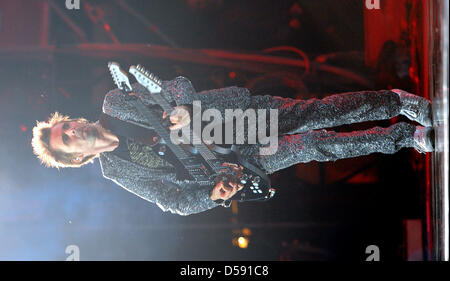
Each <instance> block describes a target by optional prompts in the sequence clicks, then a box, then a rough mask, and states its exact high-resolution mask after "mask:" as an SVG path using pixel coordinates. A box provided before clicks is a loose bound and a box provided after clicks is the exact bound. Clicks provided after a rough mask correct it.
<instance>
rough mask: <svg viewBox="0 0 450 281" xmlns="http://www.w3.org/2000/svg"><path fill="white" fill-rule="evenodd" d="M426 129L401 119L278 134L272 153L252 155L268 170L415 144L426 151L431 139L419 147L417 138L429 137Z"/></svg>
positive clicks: (390, 150) (397, 148) (420, 139)
mask: <svg viewBox="0 0 450 281" xmlns="http://www.w3.org/2000/svg"><path fill="white" fill-rule="evenodd" d="M423 129H425V130H428V131H424V130H423ZM429 131H431V128H424V127H421V126H417V127H416V126H414V125H412V124H408V123H403V122H402V123H397V124H394V125H392V126H390V127H389V128H381V127H375V128H372V129H369V130H363V131H354V132H346V133H337V132H334V131H327V130H317V131H309V132H307V133H301V134H295V135H285V136H281V137H280V138H279V143H278V150H277V151H276V153H275V154H273V155H260V154H258V155H254V156H255V158H256V160H257V161H258V164H259V166H260V167H262V168H263V169H264V170H266V172H267V173H269V174H271V173H273V172H275V171H277V170H281V169H284V168H287V167H289V166H292V165H295V164H297V163H305V162H310V161H320V162H324V161H335V160H338V159H343V158H351V157H357V156H362V155H368V154H371V153H375V152H380V153H386V154H392V153H395V152H397V151H399V150H400V149H401V148H403V147H414V148H416V149H418V150H419V149H422V150H423V152H425V151H428V150H430V149H432V148H430V146H431V143H427V145H428V147H420V145H421V144H420V142H421V141H424V139H425V138H427V140H428V139H431V138H430V136H428V135H425V133H426V134H429Z"/></svg>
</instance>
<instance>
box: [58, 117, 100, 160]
mask: <svg viewBox="0 0 450 281" xmlns="http://www.w3.org/2000/svg"><path fill="white" fill-rule="evenodd" d="M98 136H99V131H98V129H97V126H96V125H95V124H92V123H82V122H77V121H68V122H59V123H57V124H55V125H54V126H53V127H52V129H51V133H50V148H52V149H54V150H57V151H62V152H65V153H76V154H82V155H84V156H87V155H90V154H92V149H93V148H94V145H95V141H96V140H97V138H98Z"/></svg>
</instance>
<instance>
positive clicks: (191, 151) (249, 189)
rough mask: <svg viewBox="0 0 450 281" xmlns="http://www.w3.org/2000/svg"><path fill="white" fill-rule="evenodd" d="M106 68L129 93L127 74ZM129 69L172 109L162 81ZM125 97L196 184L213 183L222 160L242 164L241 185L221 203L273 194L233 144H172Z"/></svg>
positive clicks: (157, 121) (160, 126)
mask: <svg viewBox="0 0 450 281" xmlns="http://www.w3.org/2000/svg"><path fill="white" fill-rule="evenodd" d="M108 68H109V70H110V72H111V75H112V78H113V80H114V82H115V84H116V85H117V87H118V88H119V89H121V90H122V91H123V92H125V95H126V96H129V93H130V92H132V87H131V84H130V82H129V80H128V76H127V74H126V73H125V72H124V71H123V70H121V69H120V65H119V64H118V63H115V62H110V63H109V64H108ZM129 72H130V73H131V74H132V75H133V76H134V77H135V78H136V80H137V82H138V83H139V84H141V85H142V86H144V87H145V88H146V89H147V90H148V91H149V92H150V93H151V97H152V99H153V101H154V102H155V104H157V105H159V106H160V107H161V108H162V110H163V111H165V112H166V113H167V114H170V113H171V112H172V111H173V109H174V108H173V107H172V105H171V104H170V103H169V102H168V101H167V100H166V99H165V98H164V97H163V96H162V94H161V90H162V83H161V80H160V79H159V78H158V77H157V76H155V75H154V74H152V73H149V72H148V71H146V70H145V69H144V68H143V67H142V66H140V65H138V66H131V67H130V69H129ZM129 100H130V101H131V103H132V104H133V105H134V106H135V107H136V109H137V110H138V111H139V112H140V113H141V114H143V116H145V117H146V119H147V121H148V123H149V124H150V125H151V126H152V128H153V129H154V130H155V132H156V133H157V134H158V136H159V137H160V145H161V146H162V147H164V149H163V151H164V150H165V148H166V147H167V148H168V149H169V150H170V151H171V152H172V153H173V155H175V156H176V158H177V159H178V161H179V162H180V163H181V166H182V167H183V168H184V171H182V173H183V174H184V175H186V176H187V177H188V178H190V179H192V180H195V181H196V182H198V183H199V184H200V185H209V186H211V185H215V184H216V183H217V176H219V175H220V174H221V172H222V171H223V170H224V166H222V164H223V163H225V162H227V163H232V164H237V165H240V166H242V167H243V170H242V176H241V177H240V178H239V181H240V183H241V184H243V185H244V187H243V188H242V189H241V190H240V191H238V192H237V193H236V194H235V195H234V196H233V197H232V198H230V199H228V200H226V201H225V202H223V204H224V206H229V205H230V204H231V201H232V200H237V201H254V200H262V201H265V200H268V199H270V198H272V197H273V195H274V194H275V189H274V188H272V187H271V186H270V185H271V183H270V179H269V177H268V176H267V175H266V174H265V173H264V172H263V171H261V170H260V169H259V168H258V167H256V166H254V165H252V164H251V163H249V162H248V161H246V160H245V159H243V158H242V157H241V154H240V153H239V149H238V148H237V147H236V146H235V145H232V146H231V148H224V147H220V146H216V145H214V144H212V145H206V144H205V143H204V142H202V141H200V143H199V142H195V141H193V143H194V144H192V145H179V144H174V143H173V142H172V141H171V139H170V130H169V129H168V127H167V125H166V126H164V123H163V122H161V118H160V117H157V116H155V115H154V113H153V112H152V111H150V110H149V109H148V108H147V107H146V105H145V104H144V103H143V102H142V101H141V100H140V99H139V98H137V97H136V98H133V99H129ZM193 138H197V140H200V139H199V138H198V136H195V135H193ZM191 139H192V138H191ZM196 143H199V144H196ZM223 180H225V178H224V179H223ZM224 184H225V181H224Z"/></svg>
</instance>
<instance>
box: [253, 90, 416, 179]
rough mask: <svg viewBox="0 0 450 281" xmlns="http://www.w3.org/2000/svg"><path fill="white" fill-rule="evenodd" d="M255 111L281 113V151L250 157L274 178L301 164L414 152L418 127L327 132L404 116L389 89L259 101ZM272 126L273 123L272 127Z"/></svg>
mask: <svg viewBox="0 0 450 281" xmlns="http://www.w3.org/2000/svg"><path fill="white" fill-rule="evenodd" d="M250 107H251V108H254V109H264V108H265V109H269V108H270V109H277V110H278V134H279V135H278V149H277V150H276V152H275V153H274V154H272V155H261V153H260V151H259V149H255V148H256V147H258V146H253V149H252V150H251V151H252V152H251V155H248V156H250V157H251V158H252V159H254V161H256V163H257V164H258V165H259V166H260V167H261V168H263V169H264V170H265V171H266V172H267V173H268V174H271V173H273V172H275V171H277V170H281V169H284V168H287V167H289V166H292V165H295V164H297V163H305V162H310V161H335V160H338V159H343V158H350V157H357V156H362V155H368V154H371V153H375V152H380V153H386V154H392V153H395V152H397V151H399V150H400V149H401V148H403V147H413V145H414V140H413V137H414V131H415V129H416V127H415V126H414V125H412V124H408V123H403V122H402V123H397V124H394V125H392V126H390V127H388V128H381V127H375V128H372V129H369V130H363V131H354V132H346V133H338V132H334V131H331V130H324V128H331V127H336V126H340V125H344V124H353V123H360V122H365V121H375V120H384V119H391V118H392V117H395V116H397V115H398V114H399V113H400V109H401V104H400V99H399V96H398V95H397V94H395V93H393V92H391V91H388V90H380V91H361V92H348V93H342V94H335V95H330V96H328V97H326V98H324V99H309V100H295V99H290V98H281V97H276V96H270V95H266V96H253V97H252V102H251V106H250ZM268 125H269V124H268Z"/></svg>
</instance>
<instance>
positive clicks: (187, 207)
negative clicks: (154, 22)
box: [100, 76, 250, 216]
mask: <svg viewBox="0 0 450 281" xmlns="http://www.w3.org/2000/svg"><path fill="white" fill-rule="evenodd" d="M132 87H133V90H134V92H135V93H136V94H137V95H138V96H139V97H140V99H141V100H142V101H143V102H144V103H145V104H147V105H150V104H153V100H152V98H151V94H150V93H149V92H148V91H147V89H145V88H144V87H143V86H141V85H140V84H137V83H136V84H133V85H132ZM162 94H163V96H164V97H165V98H166V99H167V100H168V101H170V102H175V103H176V105H189V104H192V102H193V101H194V100H200V101H201V102H202V108H216V109H218V110H219V111H221V113H222V114H224V110H225V109H226V108H241V109H242V110H245V109H247V108H248V106H249V105H250V93H249V91H248V90H247V89H246V88H239V87H228V88H222V89H215V90H209V91H203V92H199V93H197V92H196V91H195V89H194V87H193V86H192V84H191V82H190V81H189V80H188V79H187V78H185V77H181V76H180V77H177V78H175V79H174V80H170V81H163V83H162ZM103 113H105V114H108V115H110V116H112V117H115V118H118V119H121V120H123V121H134V122H135V123H138V124H144V125H148V124H147V123H146V121H145V118H144V116H142V115H141V114H140V113H139V112H138V111H137V110H136V109H135V108H133V106H132V104H131V103H130V102H129V101H126V100H125V96H124V94H123V93H122V92H121V91H120V90H118V89H115V90H112V91H110V92H109V93H108V94H107V95H106V96H105V99H104V102H103ZM100 165H101V169H102V174H103V176H104V177H105V178H107V179H110V180H112V181H113V182H115V183H116V184H118V185H120V186H121V187H123V188H124V189H126V190H128V191H129V192H131V193H134V194H135V195H137V196H139V197H141V198H143V199H145V200H147V201H150V202H152V203H155V204H156V205H157V206H158V207H160V208H161V209H162V210H163V211H164V212H166V211H170V212H171V213H174V214H179V215H183V216H185V215H190V214H194V213H200V212H203V211H206V210H209V209H211V208H214V207H217V206H219V204H217V203H216V202H214V201H212V200H211V198H210V197H209V196H210V195H209V194H210V191H211V190H212V189H213V186H206V187H205V186H200V185H198V184H197V183H196V182H195V181H190V180H184V181H181V180H178V179H177V178H176V174H175V173H168V172H167V171H165V170H162V169H152V168H147V167H143V166H141V165H138V164H136V163H133V162H131V161H129V160H124V159H122V158H120V157H118V156H116V155H115V154H113V153H111V152H104V153H101V154H100Z"/></svg>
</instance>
